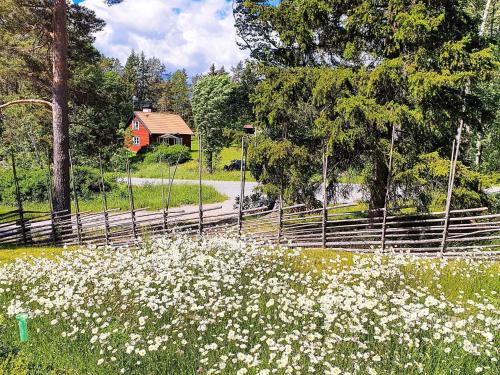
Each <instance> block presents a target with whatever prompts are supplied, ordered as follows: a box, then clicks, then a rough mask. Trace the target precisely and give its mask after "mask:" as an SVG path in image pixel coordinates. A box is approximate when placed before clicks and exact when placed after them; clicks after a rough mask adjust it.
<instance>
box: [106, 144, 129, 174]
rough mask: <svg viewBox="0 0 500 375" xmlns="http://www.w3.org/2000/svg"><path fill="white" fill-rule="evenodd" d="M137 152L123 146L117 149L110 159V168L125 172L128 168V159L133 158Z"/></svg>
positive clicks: (114, 170)
mask: <svg viewBox="0 0 500 375" xmlns="http://www.w3.org/2000/svg"><path fill="white" fill-rule="evenodd" d="M134 157H135V154H134V153H133V152H132V151H130V150H129V149H127V148H125V147H122V148H121V149H119V150H117V151H116V152H115V153H114V154H113V155H112V156H111V159H110V160H109V169H110V170H111V171H113V172H125V171H126V170H127V159H133V158H134Z"/></svg>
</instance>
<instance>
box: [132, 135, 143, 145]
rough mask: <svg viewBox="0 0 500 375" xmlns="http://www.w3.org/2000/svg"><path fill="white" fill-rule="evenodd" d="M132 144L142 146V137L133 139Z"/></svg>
mask: <svg viewBox="0 0 500 375" xmlns="http://www.w3.org/2000/svg"><path fill="white" fill-rule="evenodd" d="M132 144H134V145H137V146H138V145H140V144H141V138H140V137H133V138H132Z"/></svg>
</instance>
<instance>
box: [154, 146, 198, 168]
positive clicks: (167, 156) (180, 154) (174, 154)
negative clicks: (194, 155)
mask: <svg viewBox="0 0 500 375" xmlns="http://www.w3.org/2000/svg"><path fill="white" fill-rule="evenodd" d="M190 159H191V151H190V150H189V148H188V147H186V146H183V145H174V146H167V145H159V146H157V147H156V148H155V149H154V151H152V152H149V153H148V154H147V155H146V156H145V158H144V161H145V162H146V163H159V162H160V161H166V162H167V163H169V164H175V163H177V160H179V164H180V163H184V162H186V161H188V160H190Z"/></svg>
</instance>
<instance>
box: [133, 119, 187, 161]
mask: <svg viewBox="0 0 500 375" xmlns="http://www.w3.org/2000/svg"><path fill="white" fill-rule="evenodd" d="M127 127H128V128H130V129H131V131H132V134H131V138H130V139H129V140H127V142H126V143H127V147H128V149H129V150H130V151H133V152H138V151H139V150H140V149H141V148H143V147H146V146H148V145H151V144H167V145H184V146H186V147H189V149H191V137H192V136H193V134H194V133H193V131H192V130H191V128H190V127H189V126H188V125H187V124H186V122H185V121H184V120H183V119H182V117H181V116H179V115H177V114H175V113H165V112H152V111H151V110H150V109H144V110H143V111H142V112H139V111H137V112H134V116H133V118H132V119H131V120H130V122H129V124H128V126H127Z"/></svg>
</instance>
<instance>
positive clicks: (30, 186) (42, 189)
mask: <svg viewBox="0 0 500 375" xmlns="http://www.w3.org/2000/svg"><path fill="white" fill-rule="evenodd" d="M74 174H75V181H76V191H77V194H78V198H79V199H88V198H91V197H92V196H93V195H95V194H96V193H99V192H100V175H99V171H98V170H97V169H93V168H89V167H76V168H75V172H74ZM17 176H18V180H19V190H20V194H21V199H22V200H23V201H24V202H28V201H29V202H47V201H48V200H49V194H48V176H47V171H46V170H42V169H29V170H28V169H18V171H17ZM113 185H114V183H113V182H112V181H109V180H105V181H104V186H105V189H106V191H110V190H112V188H113ZM72 198H73V196H72ZM0 202H2V203H4V204H7V205H15V204H16V203H17V200H16V187H15V184H14V176H13V174H12V171H11V170H3V171H1V172H0Z"/></svg>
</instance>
